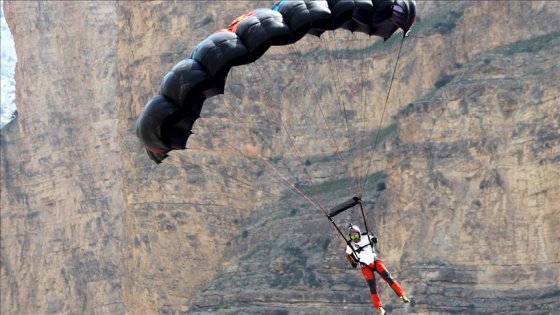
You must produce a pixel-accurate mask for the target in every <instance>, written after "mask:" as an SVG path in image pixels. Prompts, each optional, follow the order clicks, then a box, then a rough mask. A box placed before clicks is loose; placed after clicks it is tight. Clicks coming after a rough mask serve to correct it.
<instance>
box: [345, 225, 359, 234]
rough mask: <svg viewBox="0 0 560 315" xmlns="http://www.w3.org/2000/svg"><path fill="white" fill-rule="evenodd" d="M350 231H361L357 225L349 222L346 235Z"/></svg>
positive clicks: (350, 232)
mask: <svg viewBox="0 0 560 315" xmlns="http://www.w3.org/2000/svg"><path fill="white" fill-rule="evenodd" d="M352 233H358V234H362V231H360V228H359V227H358V226H357V225H353V224H350V226H349V227H348V235H350V234H352Z"/></svg>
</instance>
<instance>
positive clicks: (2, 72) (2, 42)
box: [0, 1, 17, 129]
mask: <svg viewBox="0 0 560 315" xmlns="http://www.w3.org/2000/svg"><path fill="white" fill-rule="evenodd" d="M0 31H1V33H0V54H1V55H2V56H1V59H0V81H1V82H0V84H1V86H0V116H1V117H0V129H1V128H3V127H4V126H5V125H6V124H7V123H8V122H10V121H11V120H12V119H13V115H14V112H15V110H16V102H15V98H16V81H15V78H14V72H15V66H16V62H17V57H16V49H15V46H14V38H13V37H12V33H11V32H10V29H9V28H8V24H7V23H6V20H5V19H4V1H0Z"/></svg>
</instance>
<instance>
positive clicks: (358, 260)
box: [346, 224, 410, 315]
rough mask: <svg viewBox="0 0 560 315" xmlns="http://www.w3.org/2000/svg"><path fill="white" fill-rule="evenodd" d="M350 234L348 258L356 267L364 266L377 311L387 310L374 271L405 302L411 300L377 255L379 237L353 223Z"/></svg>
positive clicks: (347, 247)
mask: <svg viewBox="0 0 560 315" xmlns="http://www.w3.org/2000/svg"><path fill="white" fill-rule="evenodd" d="M348 236H349V237H350V241H349V242H348V245H347V246H346V259H347V260H348V262H349V263H350V264H351V265H352V267H354V268H356V267H357V266H358V264H360V265H361V266H362V268H361V271H362V275H363V276H364V278H365V280H366V282H367V284H368V286H369V290H370V293H371V300H372V302H373V306H374V307H375V309H376V310H377V313H378V314H380V315H383V314H385V310H384V309H383V307H382V306H381V302H380V301H379V295H378V294H377V284H376V282H375V276H374V274H373V271H375V272H377V273H378V274H379V275H380V276H381V278H382V279H383V280H385V282H387V283H388V284H389V285H390V286H391V288H392V289H393V291H395V293H396V294H397V296H398V297H399V298H400V299H401V301H402V302H403V303H408V302H410V300H409V299H408V298H407V297H406V295H405V294H404V291H403V289H402V288H401V286H400V285H399V283H398V282H397V280H395V279H394V278H393V277H392V276H391V274H390V273H389V271H387V268H385V265H384V264H383V261H382V260H381V259H379V257H377V254H376V253H375V248H374V247H373V244H377V237H375V236H373V235H371V234H369V235H368V233H362V232H361V231H360V228H359V227H358V226H356V225H353V224H350V226H349V228H348Z"/></svg>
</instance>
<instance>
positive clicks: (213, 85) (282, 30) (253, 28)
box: [136, 0, 416, 164]
mask: <svg viewBox="0 0 560 315" xmlns="http://www.w3.org/2000/svg"><path fill="white" fill-rule="evenodd" d="M415 18H416V4H415V1H414V0H326V1H321V0H305V1H304V0H281V1H278V2H276V4H274V5H273V6H272V8H271V9H267V8H259V9H255V10H253V11H250V12H248V13H246V14H244V15H242V16H240V17H238V18H237V19H235V20H234V21H233V22H232V23H231V24H230V25H229V26H228V27H227V28H225V29H222V30H218V31H216V32H214V33H213V34H212V35H210V36H208V37H207V38H206V39H204V40H203V41H202V42H200V43H199V44H198V45H197V46H196V48H195V49H194V51H193V52H192V54H191V56H190V58H189V59H186V60H182V61H180V62H179V63H178V64H176V65H175V66H174V67H173V68H172V69H171V71H170V72H169V73H168V74H167V75H166V76H165V77H164V79H163V82H162V83H161V86H160V90H159V94H158V95H156V96H155V97H153V98H152V99H151V100H150V101H149V102H148V103H147V104H146V106H145V107H144V110H143V112H142V113H141V114H140V116H139V117H138V120H137V122H136V135H137V136H138V138H139V139H140V141H141V142H142V143H143V144H144V146H145V147H146V151H147V153H148V156H149V157H150V158H151V159H152V160H153V161H155V162H156V163H158V164H159V163H161V162H162V161H163V159H165V158H166V157H167V156H168V153H169V152H170V151H172V150H184V149H186V147H187V140H188V138H189V136H190V135H191V134H192V131H191V130H192V127H193V124H194V123H195V121H196V120H197V119H198V118H199V117H200V112H201V110H202V105H203V103H204V101H205V100H206V99H207V98H209V97H212V96H215V95H218V94H223V93H224V88H225V82H226V77H227V75H228V72H229V71H230V70H231V67H234V66H240V65H244V64H247V63H251V62H254V61H255V60H257V59H258V58H260V57H261V56H262V55H263V54H264V53H265V52H266V51H267V50H268V49H269V48H270V47H271V46H280V45H288V44H292V43H295V42H296V41H298V40H300V39H301V38H302V37H303V36H305V35H306V34H310V35H315V36H320V35H321V34H322V33H323V32H325V31H328V30H335V29H339V28H342V29H346V30H349V31H352V32H362V33H366V34H368V35H370V36H379V37H382V38H384V39H385V40H386V39H388V38H389V37H390V36H391V35H392V34H393V33H394V32H395V31H397V30H398V29H399V28H401V29H402V30H403V31H404V34H405V36H406V35H407V34H408V32H409V30H410V27H411V26H412V24H413V23H414V20H415Z"/></svg>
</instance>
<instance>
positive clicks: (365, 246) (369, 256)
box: [346, 233, 377, 265]
mask: <svg viewBox="0 0 560 315" xmlns="http://www.w3.org/2000/svg"><path fill="white" fill-rule="evenodd" d="M370 238H373V236H372V235H370ZM370 238H368V236H367V234H366V233H363V234H362V236H361V237H360V241H359V242H358V243H355V242H354V241H352V240H351V241H350V245H348V246H346V254H349V255H352V254H353V253H355V254H354V255H353V256H354V257H355V256H356V255H357V256H358V257H357V258H358V262H359V263H363V264H366V265H369V264H371V263H373V262H374V261H375V259H377V258H376V257H377V255H376V253H375V248H373V247H372V246H371V244H370V243H369V240H370ZM350 246H352V248H353V249H354V251H352V248H350Z"/></svg>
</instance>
